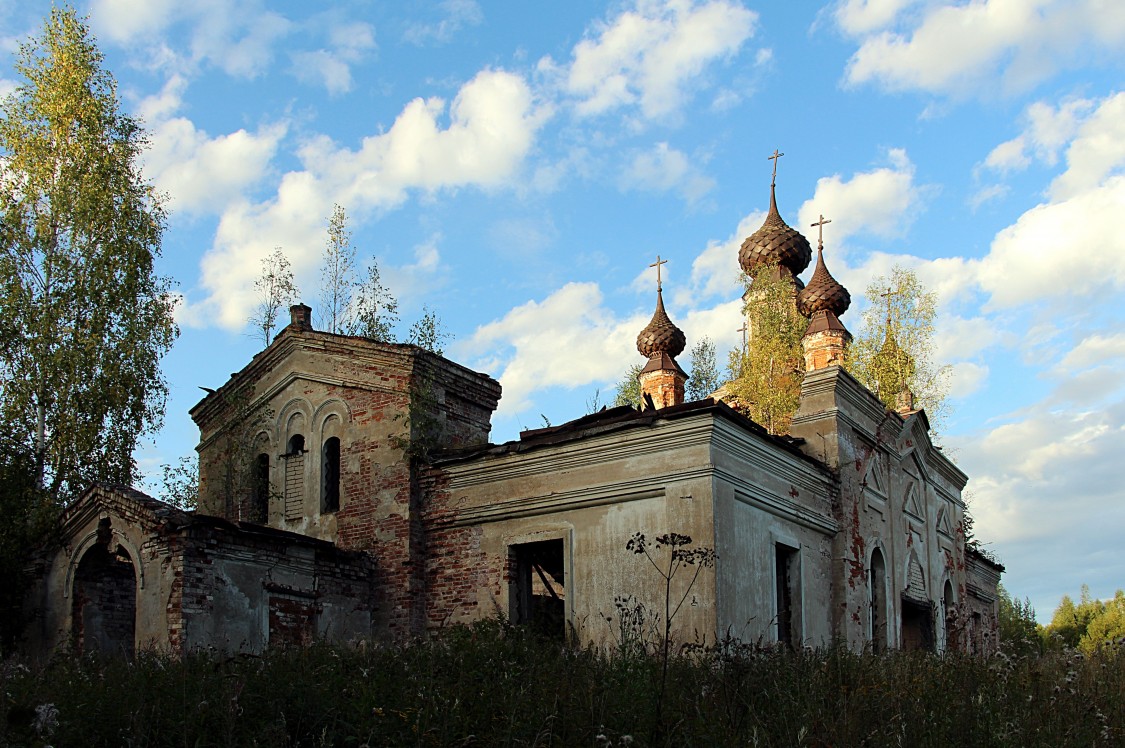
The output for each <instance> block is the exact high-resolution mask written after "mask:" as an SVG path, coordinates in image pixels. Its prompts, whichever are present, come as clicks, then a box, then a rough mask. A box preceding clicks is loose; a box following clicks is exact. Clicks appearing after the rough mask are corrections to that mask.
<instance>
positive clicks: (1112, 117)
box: [1049, 92, 1125, 200]
mask: <svg viewBox="0 0 1125 748" xmlns="http://www.w3.org/2000/svg"><path fill="white" fill-rule="evenodd" d="M1066 161H1067V169H1066V171H1065V172H1063V173H1062V174H1061V175H1059V177H1058V178H1056V179H1055V181H1054V182H1052V183H1051V188H1050V191H1049V194H1050V196H1051V198H1052V199H1054V200H1059V199H1067V198H1070V197H1074V196H1076V195H1079V194H1081V193H1082V192H1083V191H1085V190H1089V189H1091V188H1093V187H1095V186H1097V185H1098V184H1100V183H1101V182H1102V181H1103V180H1104V179H1105V178H1106V177H1107V176H1108V175H1110V174H1112V173H1115V172H1119V171H1120V170H1121V168H1122V166H1125V92H1121V93H1118V94H1116V95H1114V96H1111V97H1109V98H1107V99H1105V100H1104V101H1102V102H1101V103H1100V104H1099V105H1098V108H1097V109H1096V110H1094V112H1093V114H1091V115H1090V116H1089V117H1088V118H1087V119H1085V120H1084V121H1083V122H1082V123H1081V124H1080V125H1079V126H1078V134H1077V137H1075V139H1074V140H1073V141H1071V143H1070V147H1069V148H1067V152H1066Z"/></svg>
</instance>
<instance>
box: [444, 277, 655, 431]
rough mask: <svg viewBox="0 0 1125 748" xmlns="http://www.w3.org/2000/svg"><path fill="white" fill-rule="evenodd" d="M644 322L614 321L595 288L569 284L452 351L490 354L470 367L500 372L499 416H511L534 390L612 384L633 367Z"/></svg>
mask: <svg viewBox="0 0 1125 748" xmlns="http://www.w3.org/2000/svg"><path fill="white" fill-rule="evenodd" d="M647 322H648V317H647V315H643V314H641V313H638V314H635V315H632V316H630V317H627V318H624V319H622V318H618V317H617V316H616V315H615V314H614V313H613V311H612V310H610V309H609V308H608V307H607V306H606V305H605V301H604V298H603V296H602V292H601V289H600V288H599V287H598V285H597V284H596V283H568V284H567V285H565V286H563V287H562V288H560V289H558V290H557V291H555V292H554V293H552V294H551V295H549V296H548V297H547V298H545V299H543V300H542V301H528V302H527V303H525V304H522V305H520V306H518V307H516V308H515V309H512V310H511V311H510V312H508V313H507V314H506V315H504V317H502V318H501V319H499V320H496V321H494V322H490V323H488V324H486V325H483V326H482V327H480V328H478V329H477V331H476V332H475V333H474V334H473V335H472V337H470V338H469V339H468V340H467V341H465V342H463V343H459V344H458V345H457V346H456V350H457V351H458V352H464V353H470V352H474V351H492V352H493V353H492V354H491V355H490V357H488V358H484V359H481V358H479V357H478V358H477V360H476V362H475V363H474V364H473V366H474V368H480V369H483V370H485V371H489V372H493V373H494V374H497V373H498V375H499V380H500V384H501V386H503V388H504V397H503V399H502V400H501V401H500V408H499V411H498V415H500V416H503V415H514V414H517V413H520V412H522V411H523V410H525V409H527V408H528V407H529V406H530V404H531V397H532V394H533V393H534V392H536V391H538V390H541V389H544V388H547V387H555V386H558V387H566V388H571V387H579V386H585V385H588V384H590V383H591V382H602V383H605V382H614V381H616V380H617V378H618V377H620V375H621V372H623V371H625V369H626V367H627V366H628V365H629V364H630V363H633V360H632V359H634V358H635V348H634V340H635V338H636V336H637V333H638V332H640V330H641V329H642V328H643V327H644V325H645V324H647ZM630 354H634V355H630ZM562 357H565V361H563V360H561V359H562Z"/></svg>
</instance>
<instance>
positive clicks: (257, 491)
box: [250, 452, 270, 525]
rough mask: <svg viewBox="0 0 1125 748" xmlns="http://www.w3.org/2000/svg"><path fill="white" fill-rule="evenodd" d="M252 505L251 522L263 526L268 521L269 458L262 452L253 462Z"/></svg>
mask: <svg viewBox="0 0 1125 748" xmlns="http://www.w3.org/2000/svg"><path fill="white" fill-rule="evenodd" d="M251 487H252V489H253V496H254V503H253V507H252V513H253V514H252V516H251V518H250V521H251V522H260V523H261V524H263V525H264V524H265V523H267V522H269V519H270V456H269V455H268V454H267V453H265V452H262V453H261V454H259V455H258V458H257V459H256V460H255V461H254V476H253V483H252V484H251Z"/></svg>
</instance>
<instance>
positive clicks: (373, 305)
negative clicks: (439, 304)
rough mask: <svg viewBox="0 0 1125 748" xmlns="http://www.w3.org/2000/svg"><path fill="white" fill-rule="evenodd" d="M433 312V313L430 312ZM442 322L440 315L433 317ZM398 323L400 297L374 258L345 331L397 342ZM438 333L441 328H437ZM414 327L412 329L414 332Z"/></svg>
mask: <svg viewBox="0 0 1125 748" xmlns="http://www.w3.org/2000/svg"><path fill="white" fill-rule="evenodd" d="M430 314H432V313H430ZM432 321H433V322H434V323H435V324H438V325H440V323H438V321H437V317H433V320H432ZM397 324H398V300H397V299H395V297H394V294H392V293H391V292H390V289H388V288H387V287H386V286H384V285H383V281H382V278H381V277H380V276H379V265H378V263H376V262H375V258H372V259H371V260H370V262H368V264H367V275H366V277H364V278H363V280H361V281H360V282H359V283H358V284H357V285H356V288H355V297H354V299H353V302H352V310H351V316H350V318H349V320H348V324H347V326H346V327H345V328H344V332H345V333H347V334H348V335H362V336H363V337H365V338H371V339H372V340H378V341H379V342H381V343H393V342H395V333H394V328H395V325H397ZM435 332H437V333H440V332H441V331H440V330H438V329H437V328H435ZM413 333H414V330H413V329H412V330H411V334H413Z"/></svg>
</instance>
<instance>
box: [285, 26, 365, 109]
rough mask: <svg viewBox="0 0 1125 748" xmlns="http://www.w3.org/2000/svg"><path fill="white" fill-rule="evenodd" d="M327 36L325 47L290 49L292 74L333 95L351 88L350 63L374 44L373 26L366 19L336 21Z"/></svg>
mask: <svg viewBox="0 0 1125 748" xmlns="http://www.w3.org/2000/svg"><path fill="white" fill-rule="evenodd" d="M328 40H329V46H328V47H327V48H323V49H317V50H312V51H300V52H294V53H293V55H292V59H293V74H294V75H295V76H296V77H297V79H298V80H302V81H305V82H308V83H314V84H318V85H322V86H324V88H325V89H326V90H327V91H328V93H329V94H330V95H332V96H337V95H339V94H343V93H347V92H348V91H350V90H351V89H352V65H354V64H355V63H357V62H359V61H361V60H362V59H363V58H364V57H365V56H366V55H367V54H368V53H369V52H370V51H371V50H373V49H374V48H375V29H374V27H372V26H371V24H368V23H360V22H356V21H347V22H337V23H333V24H332V26H331V28H330V29H329V33H328Z"/></svg>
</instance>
